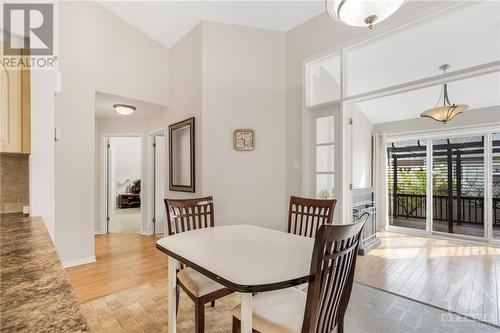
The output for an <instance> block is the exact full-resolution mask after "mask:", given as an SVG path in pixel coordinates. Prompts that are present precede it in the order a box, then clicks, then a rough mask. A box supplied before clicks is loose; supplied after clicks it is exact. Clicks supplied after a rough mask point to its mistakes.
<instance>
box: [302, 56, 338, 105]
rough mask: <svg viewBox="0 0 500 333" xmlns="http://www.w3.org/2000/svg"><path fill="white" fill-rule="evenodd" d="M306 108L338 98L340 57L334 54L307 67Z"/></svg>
mask: <svg viewBox="0 0 500 333" xmlns="http://www.w3.org/2000/svg"><path fill="white" fill-rule="evenodd" d="M306 70H307V78H308V80H307V106H312V105H317V104H322V103H326V102H331V101H334V100H337V99H339V98H340V55H338V54H335V55H332V56H329V57H326V58H323V59H320V60H318V61H315V62H314V63H311V64H308V65H307V69H306Z"/></svg>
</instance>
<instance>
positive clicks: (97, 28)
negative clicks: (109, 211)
mask: <svg viewBox="0 0 500 333" xmlns="http://www.w3.org/2000/svg"><path fill="white" fill-rule="evenodd" d="M59 37H60V38H59V44H60V50H61V51H60V55H59V60H60V71H61V75H62V91H61V94H59V95H57V96H56V126H58V127H59V128H61V140H60V141H59V142H57V144H56V151H55V155H56V166H55V167H56V175H57V176H56V181H55V193H56V212H55V221H56V223H55V226H56V232H55V234H56V247H57V249H58V252H59V256H60V258H61V260H62V261H63V264H65V265H71V264H76V263H82V262H88V261H92V260H93V259H94V229H95V216H96V215H95V201H94V200H92V198H93V197H94V194H95V185H94V184H95V143H94V138H95V133H94V131H95V123H94V96H95V91H97V90H98V91H103V92H107V93H111V94H115V95H118V96H127V97H130V98H135V99H139V100H144V101H149V102H152V103H157V104H160V105H168V101H169V51H168V50H167V49H166V48H164V47H163V46H162V45H160V44H159V43H157V42H156V41H154V40H152V39H150V38H149V37H146V36H145V35H144V34H142V33H141V32H139V31H138V30H136V29H135V28H133V27H132V26H130V25H128V24H126V23H125V22H124V21H122V20H121V19H119V18H118V17H116V16H114V15H112V14H111V13H109V12H108V11H106V10H105V9H103V8H102V7H101V6H99V5H98V4H96V3H95V2H61V3H60V17H59ZM86 198H88V200H86Z"/></svg>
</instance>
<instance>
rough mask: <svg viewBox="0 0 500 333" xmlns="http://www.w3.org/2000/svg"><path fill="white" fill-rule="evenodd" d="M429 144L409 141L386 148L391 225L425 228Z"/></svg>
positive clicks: (391, 144)
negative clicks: (427, 150) (427, 148)
mask: <svg viewBox="0 0 500 333" xmlns="http://www.w3.org/2000/svg"><path fill="white" fill-rule="evenodd" d="M426 155H427V153H426V145H425V141H417V140H415V141H406V142H397V143H390V144H388V145H387V157H388V158H387V164H388V165H387V171H388V174H387V179H388V184H387V185H388V186H387V187H388V194H389V197H388V206H389V224H390V225H392V226H398V227H405V228H412V229H420V230H425V229H426V188H427V171H426Z"/></svg>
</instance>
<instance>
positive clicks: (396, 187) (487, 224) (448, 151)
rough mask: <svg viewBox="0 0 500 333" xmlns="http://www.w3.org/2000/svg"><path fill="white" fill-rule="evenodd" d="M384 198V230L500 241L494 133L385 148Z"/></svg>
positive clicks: (499, 154) (499, 163) (498, 154)
mask: <svg viewBox="0 0 500 333" xmlns="http://www.w3.org/2000/svg"><path fill="white" fill-rule="evenodd" d="M490 174H491V176H490ZM431 193H432V195H431ZM387 195H388V197H387V200H388V203H387V206H388V208H389V212H388V215H389V216H388V226H389V227H396V228H406V229H410V230H421V231H427V232H435V233H441V234H447V235H456V236H462V237H472V238H483V239H487V240H490V239H491V240H494V241H500V133H492V134H484V135H483V134H480V135H468V136H461V137H451V136H450V137H444V138H443V137H441V138H436V139H425V138H422V139H416V140H408V141H395V142H389V143H388V144H387ZM486 199H488V200H486Z"/></svg>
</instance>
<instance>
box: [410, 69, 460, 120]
mask: <svg viewBox="0 0 500 333" xmlns="http://www.w3.org/2000/svg"><path fill="white" fill-rule="evenodd" d="M448 68H450V65H448V64H445V65H441V66H440V67H439V70H441V71H443V73H444V74H446V70H447V69H448ZM441 99H442V100H443V105H441V106H439V104H440V103H441ZM468 108H469V106H468V105H466V104H455V103H453V104H452V103H451V102H450V99H449V97H448V84H447V83H445V84H443V88H442V90H441V94H440V95H439V99H438V101H437V103H436V105H435V106H434V107H433V108H432V109H429V110H426V111H424V112H422V114H421V115H420V116H421V117H427V118H431V119H434V120H435V121H439V122H442V123H443V124H446V123H447V122H448V121H450V120H452V119H453V118H455V117H456V116H458V115H459V114H461V113H463V112H464V111H465V110H467V109H468Z"/></svg>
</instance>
